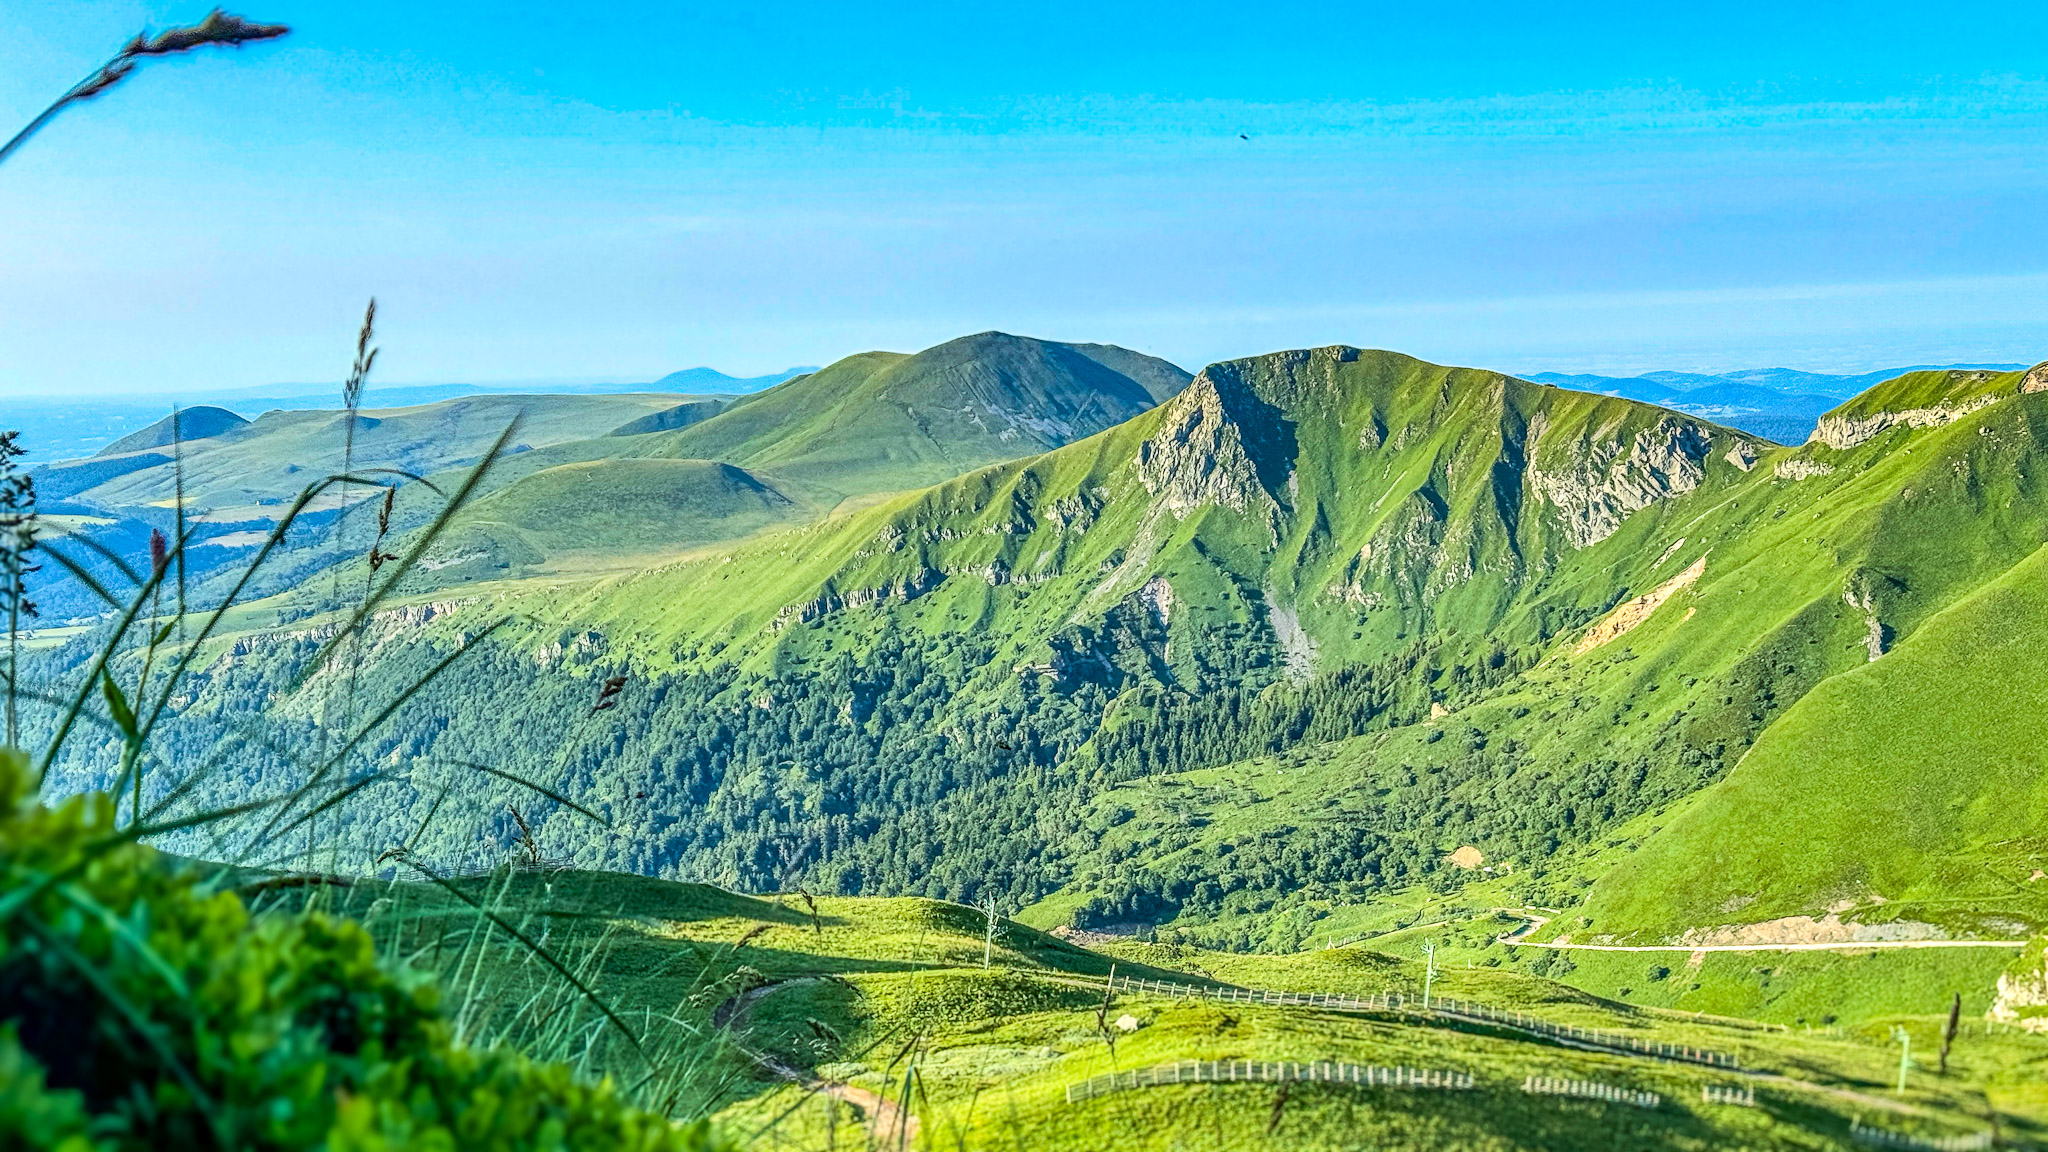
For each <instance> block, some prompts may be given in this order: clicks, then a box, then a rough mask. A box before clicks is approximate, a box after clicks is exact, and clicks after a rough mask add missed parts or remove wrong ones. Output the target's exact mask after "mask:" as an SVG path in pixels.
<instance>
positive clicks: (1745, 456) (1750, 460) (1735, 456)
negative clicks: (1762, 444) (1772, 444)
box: [1721, 440, 1756, 472]
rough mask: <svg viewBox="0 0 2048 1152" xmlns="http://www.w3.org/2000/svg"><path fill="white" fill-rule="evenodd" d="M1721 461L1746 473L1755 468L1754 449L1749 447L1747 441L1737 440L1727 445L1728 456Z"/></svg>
mask: <svg viewBox="0 0 2048 1152" xmlns="http://www.w3.org/2000/svg"><path fill="white" fill-rule="evenodd" d="M1721 459H1723V460H1726V461H1727V462H1729V463H1730V464H1733V465H1735V466H1736V467H1737V468H1740V469H1742V470H1743V471H1744V472H1747V471H1749V470H1750V469H1751V468H1754V467H1756V449H1755V448H1752V447H1750V445H1749V441H1747V440H1737V441H1736V442H1735V443H1733V444H1731V445H1729V447H1728V454H1727V455H1726V456H1723V457H1721Z"/></svg>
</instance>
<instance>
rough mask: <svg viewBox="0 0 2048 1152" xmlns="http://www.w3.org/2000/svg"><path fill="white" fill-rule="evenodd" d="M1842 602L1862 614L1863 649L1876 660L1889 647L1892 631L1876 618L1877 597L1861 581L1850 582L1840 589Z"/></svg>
mask: <svg viewBox="0 0 2048 1152" xmlns="http://www.w3.org/2000/svg"><path fill="white" fill-rule="evenodd" d="M1842 602H1843V603H1844V604H1847V605H1848V606H1849V607H1851V608H1854V609H1856V610H1857V611H1859V612H1862V613H1863V629H1864V634H1863V647H1864V650H1865V651H1867V652H1869V653H1870V658H1871V659H1872V660H1876V659H1877V658H1878V657H1879V656H1882V655H1884V654H1885V651H1886V650H1887V649H1888V648H1890V647H1891V639H1892V630H1891V628H1890V627H1889V626H1887V625H1886V624H1885V623H1884V622H1883V621H1882V620H1879V619H1878V618H1877V597H1876V595H1874V594H1873V593H1872V592H1871V591H1870V589H1869V587H1868V585H1867V583H1866V582H1865V581H1862V580H1854V581H1851V582H1850V584H1849V586H1848V587H1846V588H1844V589H1842Z"/></svg>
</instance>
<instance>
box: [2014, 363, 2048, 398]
mask: <svg viewBox="0 0 2048 1152" xmlns="http://www.w3.org/2000/svg"><path fill="white" fill-rule="evenodd" d="M2029 392H2048V360H2043V361H2041V362H2040V363H2039V364H2036V365H2034V366H2033V367H2032V368H2029V369H2027V374H2026V375H2025V376H2022V377H2020V394H2021V395H2025V394H2027V393H2029Z"/></svg>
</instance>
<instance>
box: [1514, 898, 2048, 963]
mask: <svg viewBox="0 0 2048 1152" xmlns="http://www.w3.org/2000/svg"><path fill="white" fill-rule="evenodd" d="M1501 911H1503V912H1509V913H1511V914H1512V915H1515V916H1520V917H1522V918H1523V919H1525V920H1527V921H1528V923H1527V924H1524V925H1522V927H1520V928H1519V929H1516V930H1515V931H1513V932H1510V933H1508V934H1507V935H1506V936H1502V937H1499V941H1500V943H1502V944H1513V945H1515V946H1516V947H1518V948H1557V949H1577V950H1580V951H1585V952H1686V953H1693V954H1699V953H1706V952H1854V951H1862V950H1863V949H1866V948H2025V947H2026V946H2027V942H2026V941H2025V940H1827V941H1820V942H1814V941H1806V940H1782V941H1758V942H1753V943H1745V944H1560V943H1556V942H1553V941H1543V940H1531V939H1529V936H1530V935H1531V934H1533V933H1534V932H1535V931H1536V930H1537V929H1539V928H1541V927H1543V926H1544V925H1545V924H1548V923H1550V919H1551V918H1550V917H1548V916H1538V915H1536V914H1535V913H1534V912H1528V911H1524V910H1522V909H1519V908H1514V909H1509V908H1503V909H1501Z"/></svg>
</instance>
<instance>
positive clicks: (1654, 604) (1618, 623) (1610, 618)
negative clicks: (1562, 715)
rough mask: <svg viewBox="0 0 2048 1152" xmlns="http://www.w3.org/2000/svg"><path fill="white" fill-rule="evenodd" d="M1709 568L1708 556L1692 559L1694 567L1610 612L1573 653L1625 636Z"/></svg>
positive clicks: (1589, 630) (1580, 642)
mask: <svg viewBox="0 0 2048 1152" xmlns="http://www.w3.org/2000/svg"><path fill="white" fill-rule="evenodd" d="M1681 543H1683V541H1681ZM1706 570H1707V558H1706V557H1705V556H1702V557H1700V558H1699V559H1697V560H1695V561H1693V562H1692V566H1691V567H1689V568H1687V569H1686V570H1685V571H1683V572H1680V573H1679V574H1678V575H1676V576H1673V577H1672V578H1671V579H1669V580H1666V581H1665V582H1663V583H1662V584H1659V585H1657V586H1656V587H1655V588H1652V589H1650V590H1649V591H1648V592H1645V593H1643V594H1642V595H1641V596H1638V597H1636V598H1635V599H1633V600H1630V601H1628V602H1627V603H1625V604H1623V605H1621V606H1620V607H1618V608H1616V609H1615V610H1614V611H1613V612H1610V613H1608V615H1607V618H1606V619H1605V620H1602V621H1600V622H1599V623H1598V624H1595V625H1593V627H1592V628H1590V629H1588V630H1587V632H1586V635H1585V637H1584V638H1583V639H1581V640H1580V641H1579V643H1578V646H1577V647H1575V648H1573V649H1572V655H1574V656H1579V655H1583V654H1585V653H1587V652H1590V651H1592V650H1593V649H1595V648H1598V647H1599V646H1600V645H1602V644H1605V643H1607V642H1608V641H1609V640H1613V639H1616V638H1617V637H1621V636H1626V635H1627V634H1628V633H1630V632H1632V631H1634V630H1635V627H1636V625H1638V624H1641V623H1642V622H1643V621H1645V620H1648V619H1649V618H1650V617H1651V615H1652V614H1654V613H1655V612H1656V611H1657V609H1659V608H1661V607H1663V606H1664V602H1665V601H1666V600H1669V599H1671V597H1673V596H1674V595H1676V594H1677V593H1678V592H1679V590H1680V589H1682V588H1685V587H1686V586H1688V585H1690V584H1692V583H1693V582H1694V581H1696V580H1698V579H1699V578H1700V577H1701V576H1702V575H1704V574H1705V573H1706Z"/></svg>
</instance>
